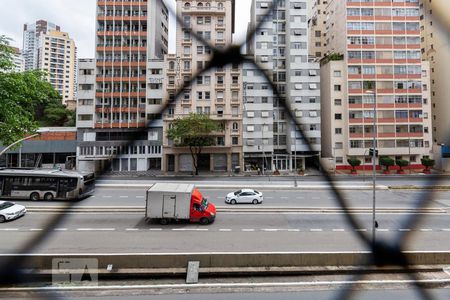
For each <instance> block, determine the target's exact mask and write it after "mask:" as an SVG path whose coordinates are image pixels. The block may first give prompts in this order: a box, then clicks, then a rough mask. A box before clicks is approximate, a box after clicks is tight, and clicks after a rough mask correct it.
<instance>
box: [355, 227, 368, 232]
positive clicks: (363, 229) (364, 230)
mask: <svg viewBox="0 0 450 300" xmlns="http://www.w3.org/2000/svg"><path fill="white" fill-rule="evenodd" d="M355 231H361V232H366V231H367V229H366V228H358V229H355Z"/></svg>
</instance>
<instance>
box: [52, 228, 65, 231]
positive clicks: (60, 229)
mask: <svg viewBox="0 0 450 300" xmlns="http://www.w3.org/2000/svg"><path fill="white" fill-rule="evenodd" d="M53 230H54V231H67V228H55V229H53Z"/></svg>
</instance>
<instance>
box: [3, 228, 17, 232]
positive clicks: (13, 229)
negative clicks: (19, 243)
mask: <svg viewBox="0 0 450 300" xmlns="http://www.w3.org/2000/svg"><path fill="white" fill-rule="evenodd" d="M0 230H1V231H18V230H19V228H0Z"/></svg>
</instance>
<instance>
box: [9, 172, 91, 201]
mask: <svg viewBox="0 0 450 300" xmlns="http://www.w3.org/2000/svg"><path fill="white" fill-rule="evenodd" d="M94 189H95V174H94V173H80V172H76V171H65V170H61V169H24V168H21V169H8V168H0V199H30V200H32V201H38V200H47V201H50V200H78V199H83V198H86V197H87V196H89V195H92V194H93V193H94Z"/></svg>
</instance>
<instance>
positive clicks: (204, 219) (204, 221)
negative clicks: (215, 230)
mask: <svg viewBox="0 0 450 300" xmlns="http://www.w3.org/2000/svg"><path fill="white" fill-rule="evenodd" d="M200 224H202V225H208V224H209V220H208V218H201V219H200Z"/></svg>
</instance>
